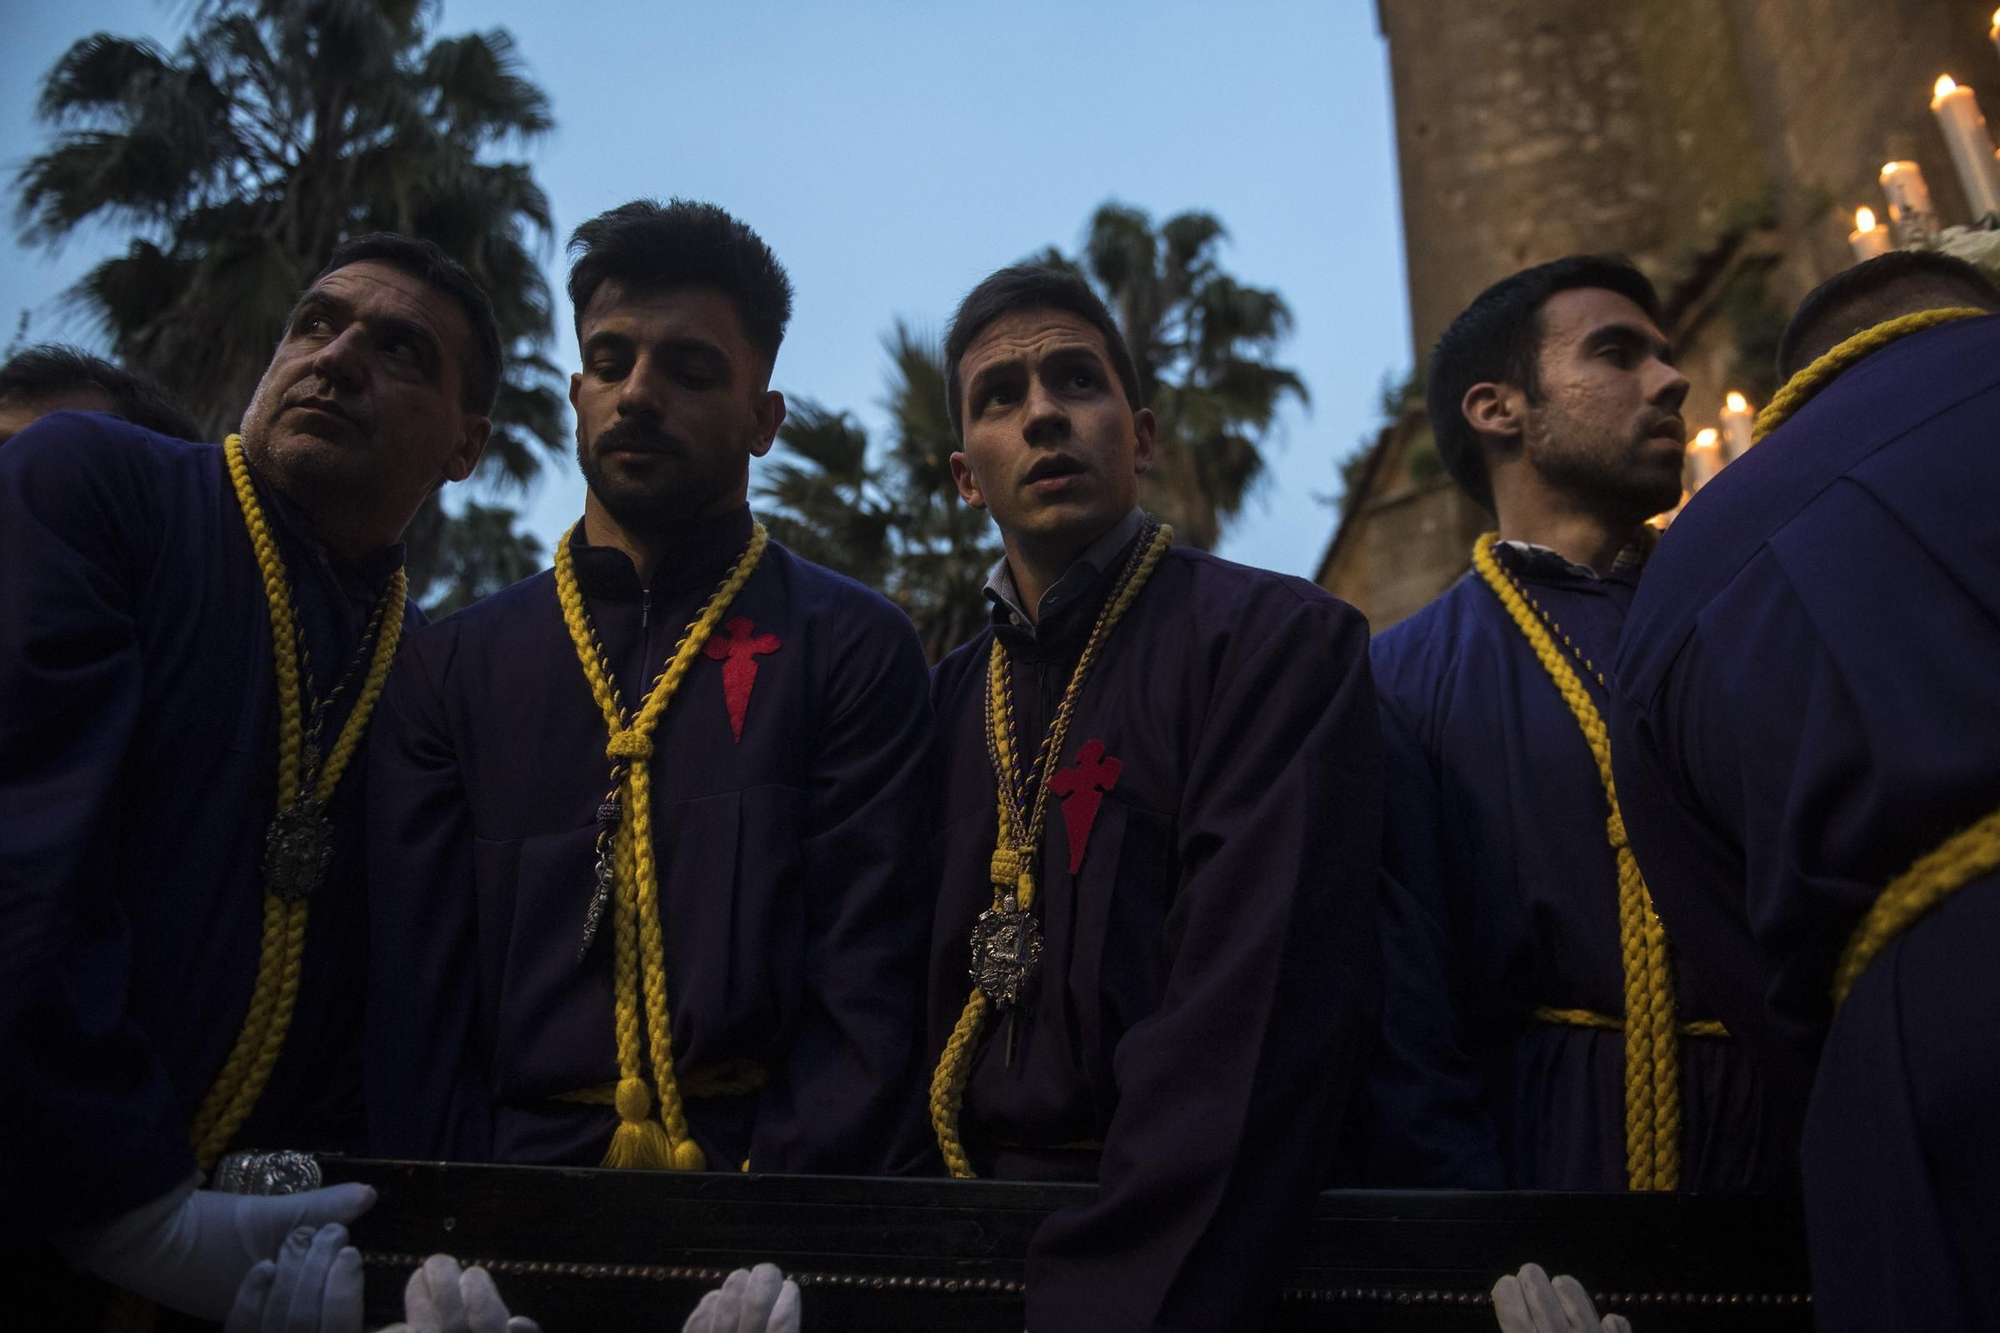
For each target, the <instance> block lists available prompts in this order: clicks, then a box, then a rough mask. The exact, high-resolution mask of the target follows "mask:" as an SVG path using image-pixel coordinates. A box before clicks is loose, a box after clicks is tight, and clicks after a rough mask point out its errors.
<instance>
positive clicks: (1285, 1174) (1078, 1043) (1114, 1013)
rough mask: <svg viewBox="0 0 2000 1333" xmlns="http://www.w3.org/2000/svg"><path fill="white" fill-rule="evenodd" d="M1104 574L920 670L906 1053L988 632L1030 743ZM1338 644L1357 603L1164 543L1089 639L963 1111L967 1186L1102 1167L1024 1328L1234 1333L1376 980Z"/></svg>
mask: <svg viewBox="0 0 2000 1333" xmlns="http://www.w3.org/2000/svg"><path fill="white" fill-rule="evenodd" d="M1124 563H1125V557H1124V556H1123V555H1120V556H1119V557H1118V558H1117V559H1115V560H1113V561H1111V562H1110V566H1109V568H1110V572H1109V573H1107V574H1105V575H1101V576H1100V577H1099V580H1098V583H1097V585H1096V587H1095V588H1094V589H1093V590H1092V591H1091V592H1090V593H1089V595H1086V596H1082V597H1079V598H1077V599H1076V600H1074V601H1073V602H1072V603H1070V604H1069V605H1068V606H1066V607H1065V608H1064V609H1063V610H1061V611H1060V612H1056V613H1054V614H1052V615H1049V616H1045V617H1043V618H1042V620H1041V623H1040V624H1039V625H1038V626H1037V627H1036V629H1035V632H1034V634H1033V635H1032V637H1031V636H1030V635H1029V634H1028V633H1027V632H1026V631H1025V630H1023V629H1019V628H1016V627H1014V626H1012V625H1007V624H1003V625H1001V626H1000V627H998V628H997V629H988V630H986V631H984V632H982V633H981V634H980V635H979V636H978V637H976V638H975V639H974V640H973V641H972V642H971V643H969V644H967V645H965V646H964V647H962V648H960V649H958V650H957V651H956V652H954V653H952V654H951V655H950V656H949V657H947V658H946V659H945V660H944V661H943V662H942V663H940V664H939V666H938V668H937V670H936V672H935V673H934V677H933V684H932V691H933V699H934V701H935V703H936V706H937V714H938V730H939V743H938V765H937V768H938V771H937V781H938V784H939V787H940V790H941V791H942V793H943V800H944V805H945V808H944V812H943V823H942V827H941V831H940V833H939V835H938V838H937V851H938V860H939V864H940V867H941V875H942V881H941V887H940V892H939V897H938V902H937V920H936V928H935V931H934V934H933V937H932V946H931V998H930V1036H931V1040H930V1048H931V1050H932V1052H933V1053H935V1052H938V1051H940V1050H941V1049H942V1048H943V1045H944V1042H945V1038H946V1037H947V1036H948V1035H949V1033H950V1031H951V1028H952V1025H953V1024H954V1023H955V1022H956V1021H957V1019H958V1017H959V1013H960V1011H961V1009H962V1008H963V1006H964V1004H965V1001H966V998H967V995H968V992H969V990H970V983H969V982H968V980H967V976H966V969H967V966H968V962H969V946H968V943H967V941H968V936H969V933H970V932H971V930H972V925H973V921H974V919H975V918H976V917H977V916H978V915H979V914H980V913H981V912H982V911H984V910H985V909H986V908H987V907H989V906H990V905H991V903H992V895H993V889H992V884H991V881H990V878H989V874H988V865H989V861H990V858H991V856H992V853H993V848H994V838H995V835H996V790H995V785H994V775H993V772H992V769H991V767H990V766H989V763H988V759H987V750H986V742H985V739H984V726H985V724H984V719H983V711H982V700H983V699H984V696H985V693H986V676H987V658H988V651H989V648H990V645H991V642H992V637H993V635H994V634H995V633H996V632H997V633H999V634H1000V635H1001V636H1002V639H1003V641H1004V642H1006V643H1007V645H1008V648H1009V651H1010V653H1011V654H1012V661H1013V677H1012V680H1013V698H1014V707H1015V716H1016V726H1017V731H1016V734H1017V736H1018V737H1019V738H1021V744H1022V745H1023V746H1024V747H1025V749H1026V752H1027V754H1028V755H1030V756H1032V754H1033V752H1034V748H1035V746H1036V744H1037V743H1038V741H1039V738H1040V737H1041V736H1042V735H1043V732H1044V729H1045V728H1046V726H1047V724H1048V721H1049V719H1050V717H1051V716H1052V714H1053V711H1054V709H1055V708H1056V706H1057V703H1058V701H1059V700H1060V698H1061V696H1062V693H1063V690H1064V688H1065V686H1066V685H1067V683H1068V681H1069V678H1070V672H1071V668H1072V667H1073V666H1074V664H1075V662H1076V660H1077V657H1078V655H1079V653H1080V651H1081V649H1082V646H1083V640H1084V639H1085V638H1087V637H1088V635H1089V632H1090V627H1091V624H1092V623H1093V621H1094V620H1095V618H1096V615H1097V612H1098V609H1099V607H1100V606H1101V605H1102V604H1103V601H1104V598H1105V596H1106V594H1107V592H1108V590H1109V587H1110V585H1111V583H1112V582H1114V581H1115V578H1116V571H1118V570H1119V569H1122V568H1123V566H1124ZM1366 648H1367V626H1366V624H1365V623H1364V622H1363V621H1362V619H1361V617H1360V616H1359V615H1358V614H1357V613H1356V612H1355V611H1354V610H1353V609H1352V608H1351V607H1348V606H1346V605H1344V604H1342V603H1340V602H1337V601H1335V600H1334V599H1332V598H1331V597H1328V596H1327V595H1326V594H1325V593H1323V592H1321V591H1320V590H1319V589H1317V588H1315V587H1313V586H1312V585H1310V584H1308V583H1305V582H1304V581H1302V580H1299V579H1293V578H1284V577H1280V576H1278V575H1274V574H1270V573H1266V572H1263V571H1260V570H1252V569H1247V568H1245V567H1243V566H1240V565H1235V564H1231V563H1229V562H1228V561H1224V560H1219V559H1216V558H1215V557H1213V556H1210V555H1207V554H1205V553H1202V552H1198V551H1190V550H1185V549H1177V550H1173V551H1170V552H1169V553H1168V554H1167V555H1166V556H1165V557H1164V558H1163V559H1162V560H1161V562H1160V564H1159V566H1158V568H1157V569H1156V570H1155V571H1154V573H1153V575H1152V577H1151V579H1150V580H1149V582H1148V583H1147V584H1146V586H1145V588H1144V589H1143V590H1142V591H1141V592H1140V594H1139V596H1138V598H1137V600H1136V601H1135V602H1134V603H1133V605H1132V607H1131V608H1130V609H1129V611H1128V612H1127V613H1126V615H1125V617H1124V619H1123V620H1121V621H1120V622H1119V624H1118V626H1117V628H1116V630H1115V631H1114V632H1113V633H1112V635H1111V637H1110V639H1109V640H1108V641H1107V642H1106V643H1105V645H1104V647H1103V649H1102V654H1101V657H1100V659H1099V661H1098V663H1097V666H1096V669H1095V671H1094V672H1093V674H1092V675H1091V677H1090V679H1089V682H1088V684H1087V685H1086V687H1085V688H1084V690H1083V692H1082V695H1081V697H1080V699H1079V701H1078V704H1077V708H1076V713H1075V720H1074V722H1073V723H1072V725H1071V727H1070V729H1069V733H1068V739H1067V743H1066V744H1065V747H1064V752H1063V754H1062V755H1061V756H1059V759H1060V763H1059V764H1058V765H1057V766H1056V768H1057V771H1058V774H1059V776H1058V778H1057V779H1056V785H1052V788H1051V791H1052V795H1051V798H1050V809H1049V814H1048V822H1047V825H1046V827H1045V829H1044V836H1043V838H1042V843H1041V847H1040V861H1039V867H1038V874H1037V880H1038V883H1039V885H1040V888H1039V891H1038V902H1037V905H1036V912H1037V915H1038V916H1039V918H1040V920H1041V923H1042V929H1043V931H1044V936H1045V949H1044V952H1043V955H1042V960H1041V965H1040V969H1039V973H1038V976H1039V981H1038V982H1037V984H1036V986H1035V989H1034V992H1033V995H1032V996H1031V998H1030V1000H1029V1001H1028V1002H1027V1003H1026V1004H1025V1005H1024V1006H1023V1007H1022V1009H1021V1011H1020V1012H1019V1014H1018V1016H1017V1017H1016V1019H1015V1021H1016V1023H1017V1024H1018V1032H1017V1034H1016V1035H1017V1041H1018V1046H1017V1050H1016V1054H1015V1058H1014V1061H1013V1064H1012V1066H1011V1067H1010V1066H1008V1064H1007V1063H1006V1061H1005V1058H1004V1054H1005V1053H1004V1040H1003V1037H1002V1025H1001V1024H1000V1023H999V1022H997V1021H990V1022H989V1024H988V1026H987V1030H986V1036H985V1038H984V1040H983V1042H982V1044H981V1046H980V1048H979V1050H978V1052H977V1055H976V1057H975V1063H974V1067H973V1070H972V1074H971V1078H970V1081H969V1086H968V1088H967V1090H966V1095H965V1105H964V1109H963V1114H962V1117H961V1135H962V1138H963V1140H964V1142H965V1144H966V1147H967V1150H968V1153H969V1155H970V1157H971V1160H972V1163H973V1166H974V1169H975V1170H976V1171H977V1172H978V1173H979V1174H980V1175H982V1176H987V1177H994V1178H999V1179H1013V1180H1095V1181H1097V1182H1098V1184H1099V1186H1100V1189H1099V1194H1098V1198H1097V1201H1096V1202H1095V1203H1094V1204H1092V1205H1091V1206H1089V1207H1086V1208H1082V1209H1076V1210H1068V1211H1065V1212H1061V1213H1058V1214H1056V1215H1055V1216H1053V1217H1051V1218H1050V1219H1049V1220H1048V1221H1047V1222H1046V1223H1045V1224H1044V1225H1043V1227H1042V1228H1041V1229H1040V1231H1039V1232H1038V1233H1037V1234H1036V1236H1035V1238H1034V1241H1033V1243H1032V1246H1031V1248H1030V1250H1029V1255H1028V1293H1027V1295H1028V1323H1029V1326H1030V1327H1032V1328H1034V1329H1035V1330H1036V1333H1071V1331H1073V1330H1091V1331H1092V1333H1101V1330H1106V1329H1189V1330H1193V1329H1224V1328H1250V1327H1254V1326H1256V1323H1257V1321H1258V1319H1259V1318H1260V1317H1261V1316H1262V1314H1263V1312H1264V1311H1265V1310H1266V1309H1267V1308H1268V1307H1269V1305H1270V1304H1271V1302H1272V1301H1273V1300H1274V1298H1275V1296H1276V1291H1277V1284H1278V1280H1279V1277H1280V1274H1281V1272H1282V1269H1283V1266H1284V1264H1285V1262H1286V1260H1287V1258H1288V1255H1289V1252H1290V1244H1291V1242H1292V1241H1293V1240H1294V1239H1295V1238H1296V1237H1297V1235H1298V1234H1299V1228H1300V1226H1301V1224H1302V1221H1303V1219H1304V1218H1305V1216H1306V1215H1307V1211H1308V1209H1309V1207H1310V1205H1311V1203H1312V1200H1313V1198H1314V1196H1315V1195H1316V1194H1317V1192H1318V1191H1319V1189H1320V1188H1321V1187H1322V1185H1323V1184H1324V1183H1325V1180H1326V1174H1327V1171H1328V1169H1329V1166H1330V1162H1331V1158H1332V1153H1333V1149H1334V1146H1335V1141H1336V1139H1337V1138H1338V1136H1339V1134H1340V1133H1341V1130H1342V1119H1343V1115H1344V1112H1345V1110H1346V1103H1347V1102H1348V1100H1349V1097H1350V1093H1351V1091H1352V1089H1353V1087H1354V1086H1355V1082H1356V1079H1357V1076H1358V1074H1359V1066H1360V1062H1361V1059H1362V1052H1363V1049H1364V1046H1365V1042H1366V1040H1367V1036H1368V1029H1369V1024H1370V1018H1371V1015H1370V1013H1369V1012H1368V1011H1369V1008H1370V1006H1371V1005H1372V1003H1373V998H1374V984H1375V982H1374V972H1373V961H1374V958H1373V955H1374V938H1373V932H1372V930H1371V929H1370V924H1369V923H1370V917H1371V913H1372V910H1373V903H1374V868H1375V860H1376V847H1377V835H1378V831H1379V821H1380V805H1379V800H1380V797H1379V790H1380V788H1379V778H1378V776H1377V770H1376V764H1377V753H1376V734H1377V733H1376V723H1375V699H1374V692H1373V690H1372V688H1371V687H1370V684H1369V678H1368V663H1367V656H1366ZM1080 755H1081V756H1082V757H1083V758H1084V759H1085V760H1087V761H1089V762H1087V763H1085V764H1080V763H1079V756H1080ZM1112 761H1115V762H1116V764H1117V769H1116V776H1115V779H1114V778H1111V777H1109V776H1108V775H1107V774H1106V766H1107V765H1108V764H1110V763H1111V762H1112ZM1085 775H1093V776H1094V780H1084V777H1085ZM1107 788H1108V790H1107ZM1056 792H1063V793H1065V794H1064V796H1063V797H1062V798H1061V799H1060V800H1058V798H1057V797H1056V796H1055V795H1054V793H1056ZM1073 862H1075V863H1076V867H1077V868H1076V870H1075V873H1072V872H1071V865H1072V863H1073ZM1098 1144H1101V1145H1102V1146H1101V1147H1098V1146H1095V1145H1098Z"/></svg>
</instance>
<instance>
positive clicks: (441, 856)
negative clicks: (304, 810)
mask: <svg viewBox="0 0 2000 1333" xmlns="http://www.w3.org/2000/svg"><path fill="white" fill-rule="evenodd" d="M457 631H458V626H456V625H454V624H452V623H451V622H450V621H445V622H443V623H441V624H439V625H436V626H433V627H432V628H430V629H428V630H426V631H424V632H423V633H422V634H419V635H416V636H414V637H413V638H412V640H411V641H410V642H409V643H407V644H406V645H405V646H404V649H403V653H402V655H401V657H400V658H399V659H398V660H397V663H396V666H395V669H394V670H393V671H391V672H390V675H389V682H388V685H387V686H386V688H384V690H383V692H382V700H381V702H380V704H378V705H377V711H376V715H375V721H374V727H373V735H372V737H371V740H370V744H369V768H368V834H369V837H368V921H369V985H368V1019H367V1034H368V1035H367V1043H366V1055H365V1061H364V1063H365V1073H364V1083H365V1086H366V1095H367V1101H368V1142H369V1151H370V1152H372V1153H375V1154H377V1155H380V1156H384V1157H405V1158H419V1159H440V1158H442V1159H451V1160H459V1161H485V1160H487V1159H488V1158H489V1157H490V1156H491V1138H492V1126H491V1110H490V1104H489V1101H488V1097H487V1079H486V1075H485V1066H484V1061H483V1059H482V1057H481V1054H480V1045H479V1040H478V1035H477V1033H476V1031H475V1022H476V1013H477V1009H478V999H479V976H480V959H479V954H478V940H477V926H476V913H475V904H474V886H473V874H472V818H471V812H470V809H469V807H468V805H467V802H466V793H465V784H464V778H463V774H462V772H461V769H460V766H459V760H458V755H457V750H456V748H455V747H454V745H453V742H452V735H451V727H450V724H449V721H448V719H447V716H446V713H445V710H444V708H443V706H442V704H441V703H440V702H439V698H438V690H437V685H436V678H435V674H434V673H438V672H440V671H442V670H446V669H448V668H449V664H450V661H451V650H452V648H453V647H455V645H456V642H457ZM494 725H496V726H504V725H506V723H505V719H502V718H495V719H494Z"/></svg>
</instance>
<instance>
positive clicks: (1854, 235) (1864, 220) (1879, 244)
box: [1847, 208, 1895, 264]
mask: <svg viewBox="0 0 2000 1333" xmlns="http://www.w3.org/2000/svg"><path fill="white" fill-rule="evenodd" d="M1847 244H1848V245H1849V246H1850V247H1851V248H1852V249H1853V250H1854V262H1855V263H1857V264H1865V263H1867V262H1868V261H1869V260H1871V259H1875V258H1878V257H1880V256H1882V255H1886V254H1888V253H1889V252H1890V251H1891V250H1893V249H1895V246H1893V245H1891V244H1890V243H1889V229H1888V228H1887V227H1885V226H1883V225H1882V224H1881V223H1879V222H1877V221H1876V220H1875V210H1874V209H1872V208H1857V209H1855V210H1854V230H1853V231H1851V232H1849V233H1847Z"/></svg>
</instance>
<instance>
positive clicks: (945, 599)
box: [758, 322, 1000, 662]
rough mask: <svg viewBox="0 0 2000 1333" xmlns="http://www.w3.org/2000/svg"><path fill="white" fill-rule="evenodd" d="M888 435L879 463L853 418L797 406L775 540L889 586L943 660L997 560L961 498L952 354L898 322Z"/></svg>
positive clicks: (776, 498)
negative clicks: (954, 462)
mask: <svg viewBox="0 0 2000 1333" xmlns="http://www.w3.org/2000/svg"><path fill="white" fill-rule="evenodd" d="M883 345H884V348H885V349H886V350H887V351H888V353H889V361H890V366H891V375H890V381H889V398H888V402H887V403H886V404H885V406H887V408H888V409H889V438H888V441H887V444H886V447H885V448H884V449H883V450H882V451H880V454H879V456H877V455H876V454H875V451H873V450H871V448H870V441H869V438H868V433H867V431H866V430H864V429H863V428H862V427H861V426H860V425H859V424H857V423H856V422H855V421H854V420H853V419H852V418H851V417H849V416H848V415H847V414H846V413H844V412H842V413H835V412H830V411H828V410H827V409H825V408H823V407H821V406H819V405H818V404H816V403H813V402H811V401H810V400H800V401H799V402H798V403H797V404H796V405H795V407H794V410H793V412H792V414H791V416H789V417H788V418H787V419H786V421H785V425H784V427H783V428H782V429H781V430H780V431H779V432H778V440H779V442H780V444H782V445H783V446H784V448H785V451H786V452H785V454H784V455H781V456H780V457H779V458H778V459H777V460H775V461H774V462H773V463H772V464H771V465H770V466H769V467H768V468H767V469H766V475H765V477H764V479H763V480H762V481H760V483H759V485H758V494H759V497H760V498H761V499H763V500H766V501H769V502H770V505H771V507H770V508H769V509H768V510H766V512H765V514H764V522H765V523H766V525H767V526H768V527H769V528H770V529H771V533H772V535H773V536H775V537H777V538H778V540H780V541H782V542H784V543H785V544H787V545H788V546H791V547H792V548H793V549H794V550H796V551H798V552H799V553H800V554H801V555H804V556H806V557H807V558H808V559H811V560H816V561H818V562H819V563H821V564H824V565H827V566H829V567H831V568H833V569H837V570H839V571H841V572H842V573H844V574H848V575H850V576H852V577H854V578H857V579H859V580H861V581H862V582H864V583H868V584H871V585H873V586H875V587H878V588H881V589H882V591H883V592H884V593H886V594H887V595H888V597H889V598H890V600H892V601H894V602H895V603H896V604H897V605H899V606H901V607H902V608H903V610H904V611H906V612H908V613H909V616H910V619H911V620H912V621H914V622H915V624H916V627H917V633H918V635H919V636H920V637H921V638H922V639H923V642H924V651H925V652H926V653H927V654H929V656H930V659H931V660H932V661H933V662H935V661H936V660H937V659H938V658H940V657H943V656H944V655H945V654H946V653H948V652H950V651H951V650H952V649H953V648H955V647H957V646H958V645H959V644H961V643H963V642H965V640H967V639H969V638H971V637H972V635H973V634H974V633H976V632H977V631H978V629H979V626H980V625H981V623H983V620H984V617H985V601H984V599H983V598H982V597H981V595H980V588H981V587H982V586H983V585H984V584H985V581H986V575H987V571H988V570H990V569H991V568H992V565H993V562H994V561H996V560H998V559H999V558H1000V543H999V540H998V538H997V536H996V534H995V533H994V531H993V525H992V523H991V522H990V521H989V520H988V519H987V517H986V515H985V514H983V513H981V512H979V511H978V510H976V509H971V508H968V507H967V506H966V505H965V504H964V503H963V502H962V501H961V500H960V499H959V498H958V488H957V486H956V485H955V484H954V483H953V482H952V479H951V455H952V451H953V450H955V449H957V448H958V440H957V436H956V433H955V432H954V431H953V430H952V427H951V412H950V409H949V408H947V407H946V405H945V392H944V348H943V347H942V345H940V343H939V342H938V340H937V339H936V338H932V337H928V336H925V335H922V334H919V333H917V332H915V331H913V330H912V329H911V328H910V327H909V326H908V325H906V324H903V323H901V322H898V323H897V325H896V327H895V328H894V329H893V330H891V331H890V333H889V336H888V337H887V338H885V339H883Z"/></svg>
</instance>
